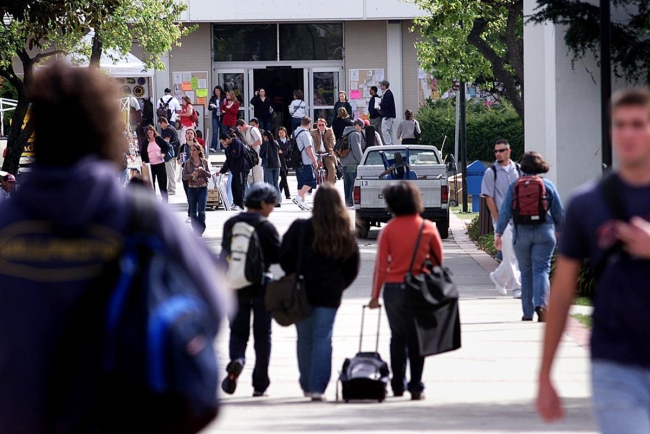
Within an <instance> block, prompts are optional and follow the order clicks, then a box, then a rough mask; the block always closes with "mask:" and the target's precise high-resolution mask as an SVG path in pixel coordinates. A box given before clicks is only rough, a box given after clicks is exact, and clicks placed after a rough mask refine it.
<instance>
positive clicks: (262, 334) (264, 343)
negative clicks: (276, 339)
mask: <svg viewBox="0 0 650 434" xmlns="http://www.w3.org/2000/svg"><path fill="white" fill-rule="evenodd" d="M237 302H238V307H237V313H236V314H235V317H234V318H232V319H231V320H230V360H238V361H240V362H241V363H242V365H243V364H245V363H246V346H247V345H248V338H249V336H250V331H251V330H250V329H251V311H252V312H253V338H254V339H255V344H254V345H255V367H254V368H253V389H254V390H256V391H259V392H264V391H265V390H266V389H267V388H268V387H269V384H271V380H269V362H270V361H271V318H272V317H271V314H270V313H269V312H268V311H267V310H266V307H265V306H264V293H262V294H260V295H257V296H255V297H252V298H249V297H246V296H243V295H242V292H237Z"/></svg>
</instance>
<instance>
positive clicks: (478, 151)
mask: <svg viewBox="0 0 650 434" xmlns="http://www.w3.org/2000/svg"><path fill="white" fill-rule="evenodd" d="M416 118H417V120H418V122H419V123H420V128H421V129H422V139H421V142H422V143H425V144H429V145H435V146H437V147H440V145H441V144H442V142H443V140H444V137H445V136H447V141H446V144H445V149H444V150H445V155H446V154H448V153H450V154H453V153H454V146H453V143H454V135H455V127H456V120H455V119H456V102H455V99H449V100H444V101H430V102H429V104H428V105H426V106H424V107H421V108H420V110H419V111H418V113H417V115H416ZM500 138H506V139H508V141H509V142H510V145H511V146H512V158H513V159H514V160H517V159H519V157H520V156H521V155H522V154H523V153H524V126H523V123H522V121H521V119H520V118H519V116H518V115H517V113H516V112H515V110H514V109H513V108H512V106H510V105H509V104H507V103H503V104H500V105H494V106H492V107H486V106H484V105H483V104H476V103H469V104H468V105H467V161H468V163H471V162H472V161H474V160H480V161H485V162H489V161H494V151H493V149H494V142H495V141H496V140H497V139H500ZM456 161H459V160H458V158H457V159H456Z"/></svg>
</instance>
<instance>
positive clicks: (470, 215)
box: [449, 205, 478, 221]
mask: <svg viewBox="0 0 650 434" xmlns="http://www.w3.org/2000/svg"><path fill="white" fill-rule="evenodd" d="M468 209H470V210H471V209H472V208H471V207H469V208H468ZM449 211H450V212H452V213H454V214H456V215H457V216H458V218H459V219H461V220H466V221H471V220H473V219H474V217H476V216H478V213H477V212H463V207H462V206H461V205H459V206H453V207H450V208H449Z"/></svg>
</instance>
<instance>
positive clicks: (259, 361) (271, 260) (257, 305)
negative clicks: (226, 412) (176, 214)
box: [221, 182, 280, 397]
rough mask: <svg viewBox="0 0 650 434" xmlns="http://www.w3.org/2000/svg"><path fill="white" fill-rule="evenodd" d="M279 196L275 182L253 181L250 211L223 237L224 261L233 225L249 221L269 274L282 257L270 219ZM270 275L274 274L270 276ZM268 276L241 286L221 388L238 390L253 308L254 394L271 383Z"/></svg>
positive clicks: (261, 392) (227, 227)
mask: <svg viewBox="0 0 650 434" xmlns="http://www.w3.org/2000/svg"><path fill="white" fill-rule="evenodd" d="M278 200H279V197H278V195H277V192H276V190H275V188H273V187H272V186H271V185H269V184H266V183H263V182H259V183H255V184H253V185H252V186H251V187H250V189H249V191H248V195H247V196H246V212H242V213H240V214H239V215H236V216H234V217H232V218H230V219H229V220H228V221H226V224H225V225H224V227H223V238H222V241H221V262H222V263H223V264H225V265H227V264H228V262H229V258H230V255H231V241H232V233H233V227H234V226H235V224H237V223H239V222H245V223H248V224H249V225H251V226H253V227H254V228H255V234H256V235H257V239H258V240H259V243H260V244H259V245H260V247H261V250H262V257H263V261H264V272H265V273H266V274H267V276H268V274H269V268H270V267H271V265H272V264H277V263H278V261H279V257H280V235H279V234H278V231H277V230H276V229H275V226H273V224H272V223H271V222H270V221H268V220H267V218H268V216H269V215H270V214H271V212H273V209H274V208H275V205H276V204H277V203H278ZM269 277H270V276H269ZM269 277H267V278H265V283H264V284H263V285H259V284H253V285H250V286H246V287H244V288H240V289H237V300H238V302H239V303H238V309H237V313H236V314H235V316H234V317H233V318H231V320H230V363H229V364H228V366H227V367H226V372H227V376H226V378H224V380H223V382H222V383H221V388H222V389H223V391H224V392H226V393H228V394H233V393H235V389H236V388H237V379H238V377H239V375H240V374H241V372H242V370H243V368H244V364H245V362H246V346H247V345H248V337H249V336H250V328H251V326H250V324H251V312H253V337H254V339H255V368H254V369H253V396H255V397H258V396H264V395H265V392H266V389H267V388H268V387H269V384H270V383H271V380H270V379H269V363H270V361H271V319H272V317H271V314H270V313H269V312H268V311H267V310H266V307H265V305H264V297H265V293H266V282H267V281H268V280H270V279H269Z"/></svg>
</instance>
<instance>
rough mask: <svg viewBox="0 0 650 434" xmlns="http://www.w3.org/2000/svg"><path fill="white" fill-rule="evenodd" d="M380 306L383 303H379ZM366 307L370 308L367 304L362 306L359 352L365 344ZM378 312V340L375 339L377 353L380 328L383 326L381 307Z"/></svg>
mask: <svg viewBox="0 0 650 434" xmlns="http://www.w3.org/2000/svg"><path fill="white" fill-rule="evenodd" d="M379 307H381V305H379ZM366 308H368V305H367V304H364V305H363V307H362V308H361V333H360V335H359V352H361V348H362V344H363V323H364V321H365V317H366ZM378 312H379V314H378V315H377V340H376V341H375V353H379V330H380V326H381V309H379V310H378Z"/></svg>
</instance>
